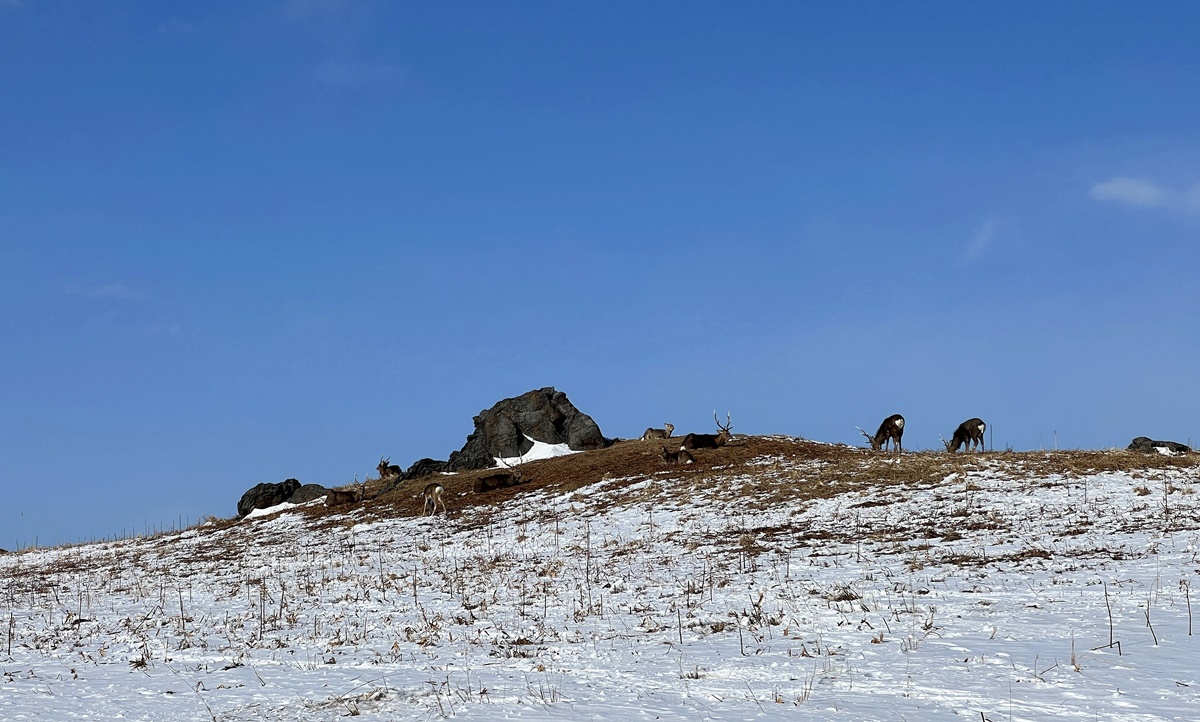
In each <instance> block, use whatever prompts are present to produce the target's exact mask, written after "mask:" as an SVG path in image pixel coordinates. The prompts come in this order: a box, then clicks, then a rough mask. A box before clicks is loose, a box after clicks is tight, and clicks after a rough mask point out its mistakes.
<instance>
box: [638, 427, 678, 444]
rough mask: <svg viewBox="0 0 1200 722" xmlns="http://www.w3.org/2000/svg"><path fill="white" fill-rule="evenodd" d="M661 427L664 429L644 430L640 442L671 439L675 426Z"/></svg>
mask: <svg viewBox="0 0 1200 722" xmlns="http://www.w3.org/2000/svg"><path fill="white" fill-rule="evenodd" d="M663 426H664V427H666V428H663V429H655V428H649V429H646V433H644V434H642V441H650V440H652V439H669V438H671V434H673V433H675V426H674V425H673V424H663Z"/></svg>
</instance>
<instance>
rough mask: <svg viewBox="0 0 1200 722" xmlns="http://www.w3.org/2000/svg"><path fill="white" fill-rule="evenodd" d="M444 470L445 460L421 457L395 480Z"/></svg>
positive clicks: (413, 477) (415, 477) (414, 477)
mask: <svg viewBox="0 0 1200 722" xmlns="http://www.w3.org/2000/svg"><path fill="white" fill-rule="evenodd" d="M445 470H446V462H444V461H438V460H437V459H428V458H426V459H421V460H420V461H417V462H415V463H414V464H413V465H412V466H410V467H408V471H406V472H404V473H403V474H401V475H400V478H399V479H398V480H397V481H408V480H409V479H419V478H421V477H422V476H429V475H430V474H437V473H440V472H443V471H445Z"/></svg>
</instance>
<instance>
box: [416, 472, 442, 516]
mask: <svg viewBox="0 0 1200 722" xmlns="http://www.w3.org/2000/svg"><path fill="white" fill-rule="evenodd" d="M423 493H424V495H425V508H424V509H423V510H422V512H421V516H433V515H434V514H437V507H438V504H441V505H442V513H443V514H444V513H446V502H444V501H442V494H444V493H446V487H444V486H442V485H441V484H439V483H437V482H436V481H435V482H433V483H432V484H426V485H425V491H424V492H423Z"/></svg>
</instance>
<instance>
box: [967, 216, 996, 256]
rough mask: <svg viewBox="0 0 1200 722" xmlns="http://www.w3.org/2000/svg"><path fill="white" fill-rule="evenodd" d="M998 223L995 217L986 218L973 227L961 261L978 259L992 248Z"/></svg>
mask: <svg viewBox="0 0 1200 722" xmlns="http://www.w3.org/2000/svg"><path fill="white" fill-rule="evenodd" d="M997 225H998V223H997V221H996V217H995V216H988V217H987V218H985V219H984V220H983V223H980V224H979V225H978V226H976V227H975V230H974V231H973V232H972V233H971V240H970V241H968V242H967V248H966V250H965V251H964V252H963V259H964V260H967V261H973V260H975V259H976V258H979V257H980V256H982V255H983V254H984V253H986V252H987V250H988V249H989V248H991V247H992V240H993V239H994V238H995V237H996V227H997Z"/></svg>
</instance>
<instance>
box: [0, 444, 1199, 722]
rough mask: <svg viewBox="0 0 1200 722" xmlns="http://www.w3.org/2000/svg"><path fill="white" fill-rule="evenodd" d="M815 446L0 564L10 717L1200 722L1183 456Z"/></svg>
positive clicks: (4, 712)
mask: <svg viewBox="0 0 1200 722" xmlns="http://www.w3.org/2000/svg"><path fill="white" fill-rule="evenodd" d="M821 463H822V462H821V461H819V460H790V459H788V458H784V457H777V458H769V457H768V458H761V459H756V460H755V461H754V462H753V463H751V464H749V465H745V466H740V467H737V468H733V467H731V468H729V469H727V470H726V472H727V473H726V475H725V476H724V477H722V478H721V479H720V480H719V481H718V482H713V481H712V480H711V479H709V480H706V483H705V484H704V485H703V486H699V485H692V484H693V482H692V481H689V480H688V478H687V477H686V475H685V474H683V472H674V471H664V472H662V473H661V474H658V475H655V476H654V477H653V478H649V479H632V480H631V479H620V478H617V479H611V480H608V481H605V482H601V483H599V484H594V485H591V486H589V487H585V488H584V489H582V490H580V491H576V492H573V493H569V494H562V495H558V496H554V495H550V494H547V493H546V492H544V491H537V490H531V491H529V492H527V493H523V494H521V495H519V496H517V497H516V498H515V499H514V500H513V501H510V502H507V503H506V504H505V505H503V506H495V507H487V506H484V507H475V508H465V509H462V510H461V511H459V512H456V513H454V514H452V515H451V517H450V518H449V519H442V518H388V519H381V518H376V517H374V516H372V515H371V514H370V513H369V512H368V511H367V510H365V509H362V508H358V509H355V510H353V511H350V512H348V513H346V514H344V515H335V516H327V517H323V518H313V517H310V516H308V515H306V514H305V513H303V510H296V509H291V510H285V511H282V512H280V513H278V514H277V515H273V516H266V517H262V518H254V519H247V520H243V521H241V522H239V523H237V524H234V525H229V526H210V527H207V528H206V527H201V528H198V529H192V530H189V531H186V532H183V533H177V534H170V535H165V536H160V537H156V538H151V539H135V540H129V541H124V542H117V543H102V544H91V545H86V546H78V547H71V548H59V549H50V550H35V551H26V552H23V553H19V554H11V555H6V556H3V557H0V593H2V595H3V596H2V604H3V606H0V614H2V615H3V618H2V619H0V673H2V677H0V719H3V720H35V719H36V720H74V719H94V720H112V719H126V720H156V721H160V722H161V721H163V720H210V719H211V720H222V721H224V720H328V719H334V718H338V717H342V716H347V715H360V716H362V717H363V718H366V719H376V720H396V719H436V718H441V717H453V718H456V719H463V720H472V719H477V720H492V719H498V718H505V719H528V720H539V719H633V720H636V719H646V720H650V719H664V720H669V719H688V720H697V719H701V720H704V719H713V720H737V719H753V718H785V717H786V718H790V719H831V720H833V719H836V720H910V721H912V722H915V721H917V720H952V719H953V720H992V722H998V721H1000V720H1050V719H1061V720H1113V719H1120V720H1193V719H1200V665H1198V664H1197V663H1196V661H1195V660H1196V659H1197V658H1198V657H1200V629H1196V630H1193V628H1192V626H1193V615H1192V611H1191V601H1190V590H1191V587H1192V586H1193V585H1195V583H1196V579H1197V574H1198V573H1200V558H1198V556H1197V553H1198V549H1200V529H1198V527H1200V524H1198V522H1197V515H1198V513H1200V509H1198V506H1200V505H1198V500H1197V495H1196V494H1195V493H1193V484H1194V482H1195V480H1196V478H1195V477H1196V470H1195V468H1194V467H1192V468H1187V467H1182V468H1177V469H1166V470H1164V469H1157V470H1147V471H1145V472H1122V473H1083V474H1082V475H1080V476H1078V477H1075V478H1069V479H1068V478H1063V477H1058V476H1035V475H1030V474H1028V473H1025V472H1022V471H1021V470H1020V463H1019V462H1015V463H1010V462H1004V461H999V460H995V461H991V462H989V463H987V464H985V465H982V466H981V467H979V468H975V469H974V470H972V471H969V472H964V473H962V474H952V475H950V476H949V478H946V479H944V480H940V481H934V482H931V483H928V484H923V485H917V486H897V485H885V484H881V485H879V486H867V487H865V488H864V489H859V490H856V491H848V492H845V493H841V494H837V495H834V496H832V497H830V498H827V499H820V500H816V501H812V500H807V501H806V500H802V499H800V498H795V499H792V500H787V497H786V495H785V497H784V498H785V500H784V501H781V502H780V501H772V502H770V503H768V502H766V501H765V500H764V499H762V498H760V495H759V490H761V489H762V488H764V485H766V486H770V485H772V484H774V485H775V486H776V487H778V486H780V485H802V484H805V483H820V482H818V481H815V480H810V477H812V478H815V476H816V475H815V470H816V469H817V468H818V467H819V466H820V464H821ZM895 463H897V464H904V463H906V460H905V459H903V458H901V459H900V460H898V461H896V462H895ZM455 501H456V499H454V498H451V499H449V500H448V503H449V504H450V508H451V510H452V511H454V510H455V509H456V504H455ZM459 501H461V500H459ZM1197 601H1198V603H1200V599H1198V600H1197ZM1197 611H1198V612H1200V610H1197ZM1196 621H1198V622H1200V620H1196ZM1193 631H1195V632H1196V633H1195V634H1193Z"/></svg>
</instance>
